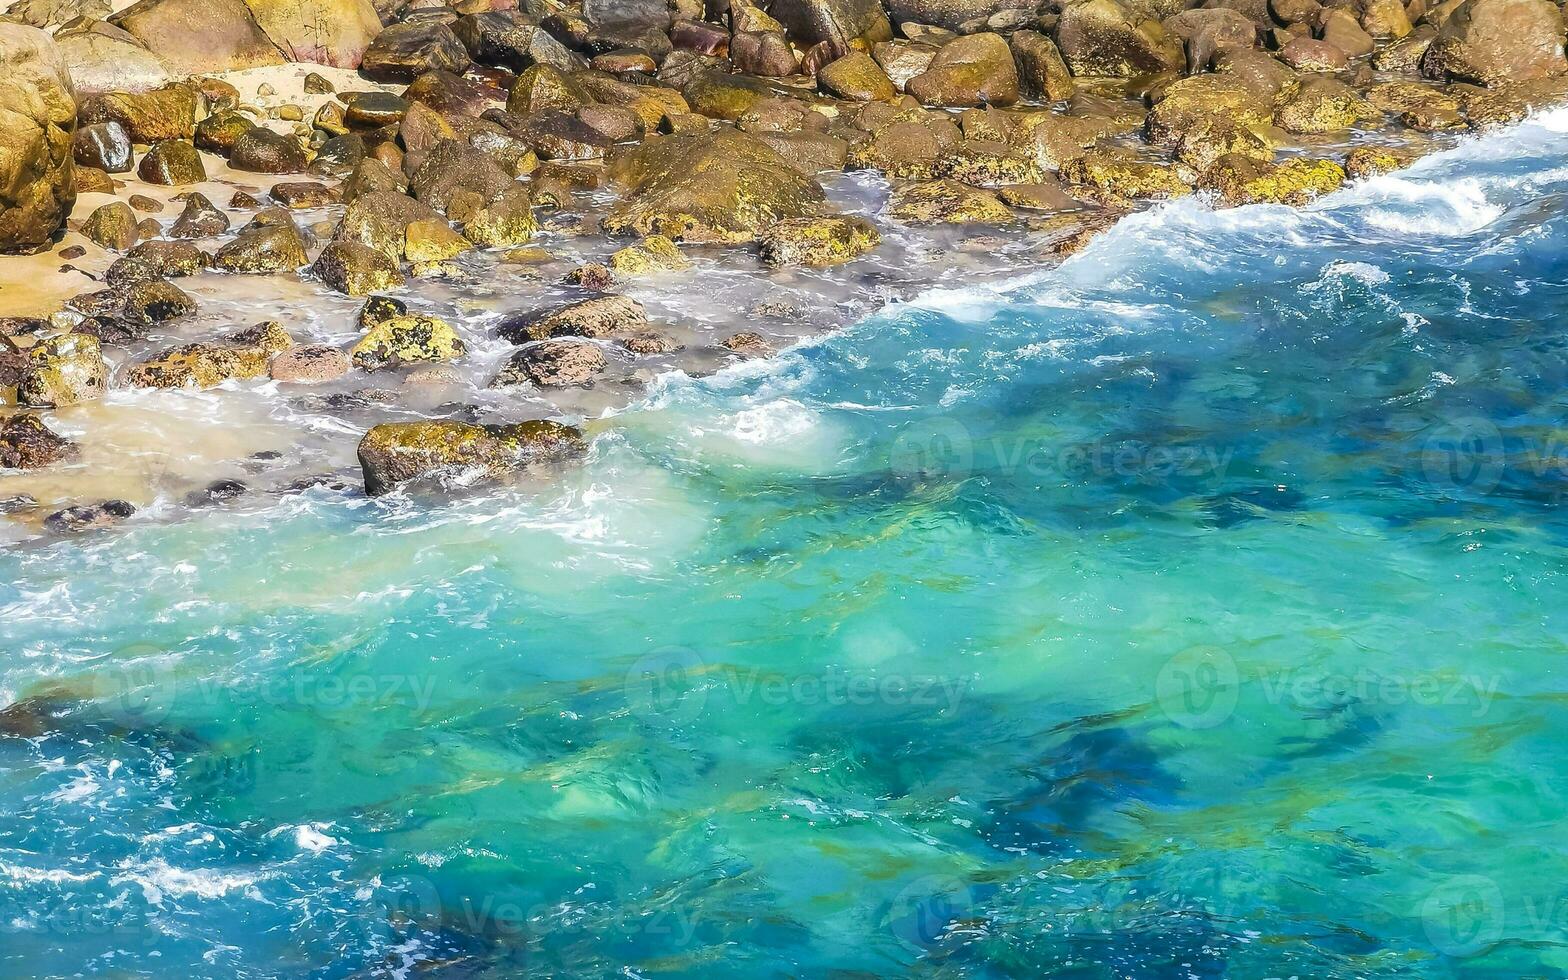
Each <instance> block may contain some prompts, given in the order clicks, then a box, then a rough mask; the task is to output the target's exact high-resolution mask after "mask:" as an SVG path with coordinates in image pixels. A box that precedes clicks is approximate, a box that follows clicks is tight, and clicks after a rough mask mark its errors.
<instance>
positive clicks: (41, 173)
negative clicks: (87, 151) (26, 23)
mask: <svg viewBox="0 0 1568 980" xmlns="http://www.w3.org/2000/svg"><path fill="white" fill-rule="evenodd" d="M0 63H3V64H4V65H5V71H4V73H3V74H0V252H10V253H16V252H37V251H41V250H42V249H45V248H47V247H49V244H50V241H51V239H52V238H53V236H54V233H55V232H56V231H58V230H59V228H60V226H61V225H62V224H64V223H65V217H66V215H68V214H70V213H71V207H72V205H74V204H75V203H76V175H75V163H74V161H73V158H72V154H71V139H72V136H73V135H74V133H75V131H76V97H75V95H74V94H73V93H72V91H71V76H70V73H69V72H68V71H67V70H66V66H65V63H64V62H63V61H61V60H60V52H59V49H58V48H56V47H55V44H54V42H53V41H52V40H50V39H49V35H47V34H45V33H44V32H43V31H40V30H38V29H37V28H33V27H21V26H18V25H14V24H0Z"/></svg>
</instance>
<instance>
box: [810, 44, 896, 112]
mask: <svg viewBox="0 0 1568 980" xmlns="http://www.w3.org/2000/svg"><path fill="white" fill-rule="evenodd" d="M817 82H818V84H820V85H821V86H822V90H823V91H824V92H826V93H828V94H829V95H833V96H837V97H838V98H840V99H849V100H851V101H854V102H891V101H892V100H893V99H894V98H896V97H897V96H898V90H897V89H895V88H894V87H893V82H892V81H891V80H890V79H889V78H888V77H887V73H886V72H884V71H883V70H882V66H881V65H879V64H877V63H876V61H875V60H874V59H873V58H872V57H871V56H870V55H869V54H866V53H865V52H864V51H851V52H850V53H849V54H846V55H845V56H844V57H842V58H840V59H838V60H837V61H834V62H830V63H829V64H827V65H824V66H823V67H822V69H821V70H820V71H818V72H817Z"/></svg>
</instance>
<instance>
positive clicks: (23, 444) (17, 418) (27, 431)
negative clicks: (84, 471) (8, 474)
mask: <svg viewBox="0 0 1568 980" xmlns="http://www.w3.org/2000/svg"><path fill="white" fill-rule="evenodd" d="M76 454H77V449H76V447H75V446H74V445H72V444H71V441H70V440H69V439H66V438H65V437H63V436H60V435H57V434H55V433H54V432H52V431H51V430H50V429H49V427H48V426H47V425H45V424H44V420H43V419H41V418H39V417H38V416H37V415H34V414H32V413H31V412H21V413H18V414H16V415H12V416H11V417H9V418H7V419H6V420H5V421H3V422H0V469H8V470H36V469H39V468H41V467H44V466H52V465H54V464H55V463H59V462H63V461H65V460H68V459H71V458H73V457H74V456H76Z"/></svg>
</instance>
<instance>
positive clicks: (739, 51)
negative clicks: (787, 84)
mask: <svg viewBox="0 0 1568 980" xmlns="http://www.w3.org/2000/svg"><path fill="white" fill-rule="evenodd" d="M730 61H731V62H733V63H734V65H735V69H736V70H737V71H740V72H742V73H744V74H747V75H758V76H761V77H763V78H783V77H785V76H786V75H793V74H795V72H796V71H798V70H799V67H800V59H799V58H797V57H795V52H794V49H792V48H791V47H790V44H789V41H788V40H786V39H785V37H784V35H783V34H782V33H781V32H777V31H751V32H747V33H744V34H736V35H734V36H733V37H732V38H731V39H730Z"/></svg>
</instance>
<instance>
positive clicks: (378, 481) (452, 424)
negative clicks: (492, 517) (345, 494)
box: [359, 419, 587, 497]
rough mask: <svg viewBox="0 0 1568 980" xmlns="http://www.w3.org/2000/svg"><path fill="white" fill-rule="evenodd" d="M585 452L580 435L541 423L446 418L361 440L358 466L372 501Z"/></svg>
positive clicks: (386, 428) (382, 429)
mask: <svg viewBox="0 0 1568 980" xmlns="http://www.w3.org/2000/svg"><path fill="white" fill-rule="evenodd" d="M586 450H587V444H586V442H585V441H584V439H583V435H582V433H581V432H580V431H579V430H577V429H575V428H572V427H571V426H568V425H562V424H560V423H559V422H550V421H545V420H537V421H530V422H520V423H517V424H515V425H491V426H481V425H472V424H470V423H467V422H457V421H453V420H447V419H442V420H430V421H423V422H388V423H384V424H382V425H378V426H375V427H374V428H372V429H371V430H370V431H369V432H366V433H365V436H364V438H363V439H361V440H360V443H359V464H360V469H361V470H362V471H363V473H364V477H365V492H366V493H368V494H369V495H371V496H372V497H375V496H380V495H382V494H385V493H390V492H392V491H393V490H396V489H398V488H399V487H402V486H406V485H409V484H422V483H426V482H435V481H437V480H441V479H443V478H446V479H456V480H462V479H464V478H474V479H494V478H496V477H499V476H501V475H503V474H505V473H508V472H511V471H513V470H517V469H520V468H522V467H526V466H530V465H534V464H539V463H548V462H556V461H561V460H566V459H571V458H573V457H578V456H581V455H583V453H584V452H586Z"/></svg>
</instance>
